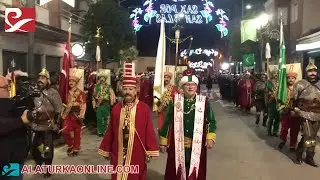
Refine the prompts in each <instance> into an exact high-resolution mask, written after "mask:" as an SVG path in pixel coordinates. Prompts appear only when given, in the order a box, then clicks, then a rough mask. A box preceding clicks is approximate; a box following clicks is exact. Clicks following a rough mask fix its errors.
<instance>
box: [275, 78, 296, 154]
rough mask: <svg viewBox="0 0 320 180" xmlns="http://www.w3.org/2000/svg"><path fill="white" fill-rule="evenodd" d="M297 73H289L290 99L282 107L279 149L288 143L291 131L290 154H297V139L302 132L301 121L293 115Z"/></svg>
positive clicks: (288, 87)
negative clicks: (293, 91) (293, 94)
mask: <svg viewBox="0 0 320 180" xmlns="http://www.w3.org/2000/svg"><path fill="white" fill-rule="evenodd" d="M296 79H297V73H294V72H289V73H287V84H288V86H287V89H288V90H287V92H288V99H287V103H286V105H285V106H283V107H280V108H279V110H280V112H281V115H282V117H281V130H280V139H281V143H280V144H279V145H278V148H279V149H280V150H281V149H282V148H283V146H284V145H285V144H286V142H287V135H288V130H289V129H290V152H295V150H296V145H297V138H298V134H299V130H300V120H299V118H297V117H294V116H292V115H291V113H290V112H291V110H292V98H291V95H292V90H293V85H294V83H295V82H296Z"/></svg>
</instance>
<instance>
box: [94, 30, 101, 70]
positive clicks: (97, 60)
mask: <svg viewBox="0 0 320 180" xmlns="http://www.w3.org/2000/svg"><path fill="white" fill-rule="evenodd" d="M95 37H96V38H97V48H96V71H97V72H98V69H99V62H100V61H101V57H100V47H99V44H100V39H101V38H102V36H101V28H100V27H97V34H96V35H95Z"/></svg>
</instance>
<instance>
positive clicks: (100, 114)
mask: <svg viewBox="0 0 320 180" xmlns="http://www.w3.org/2000/svg"><path fill="white" fill-rule="evenodd" d="M101 93H103V95H104V97H103V100H102V103H101V104H100V105H99V106H98V107H97V131H98V135H104V134H105V131H106V129H107V127H108V123H109V118H110V111H111V107H110V86H109V85H106V86H104V87H102V85H101V84H97V86H96V96H97V97H100V96H101Z"/></svg>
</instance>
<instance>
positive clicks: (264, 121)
mask: <svg viewBox="0 0 320 180" xmlns="http://www.w3.org/2000/svg"><path fill="white" fill-rule="evenodd" d="M267 120H268V116H263V123H262V126H264V127H267Z"/></svg>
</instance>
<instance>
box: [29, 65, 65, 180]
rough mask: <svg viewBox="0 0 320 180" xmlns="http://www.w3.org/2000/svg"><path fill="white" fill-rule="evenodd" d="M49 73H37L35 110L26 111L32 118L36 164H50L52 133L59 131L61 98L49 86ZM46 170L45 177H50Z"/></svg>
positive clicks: (52, 152)
mask: <svg viewBox="0 0 320 180" xmlns="http://www.w3.org/2000/svg"><path fill="white" fill-rule="evenodd" d="M49 79H50V75H49V72H48V71H47V70H46V69H42V71H41V72H40V73H39V78H38V83H37V85H38V88H39V89H40V90H41V96H40V97H36V98H35V99H34V105H35V111H33V112H31V111H28V119H33V120H34V121H33V123H32V124H31V128H32V130H33V132H34V138H33V142H32V150H31V152H32V155H33V157H34V160H35V162H36V164H37V165H43V164H44V165H51V164H52V160H53V156H54V147H53V142H54V138H55V137H54V135H55V134H56V133H57V132H58V131H59V123H60V122H59V116H60V113H61V108H62V100H61V97H60V95H59V93H58V91H57V90H55V89H54V88H52V87H50V80H49ZM50 176H51V174H49V173H48V172H47V173H45V174H44V177H45V178H48V177H50Z"/></svg>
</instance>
